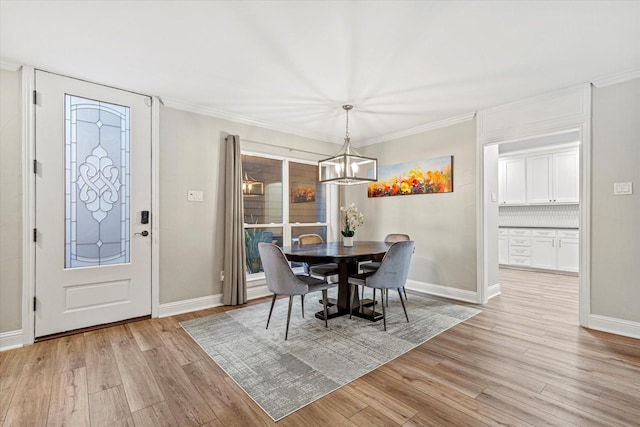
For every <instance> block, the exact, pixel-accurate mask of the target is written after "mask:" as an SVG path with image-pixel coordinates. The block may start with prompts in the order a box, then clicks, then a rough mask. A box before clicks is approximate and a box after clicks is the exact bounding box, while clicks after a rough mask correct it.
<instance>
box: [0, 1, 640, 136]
mask: <svg viewBox="0 0 640 427" xmlns="http://www.w3.org/2000/svg"><path fill="white" fill-rule="evenodd" d="M0 59H1V60H2V61H3V62H4V63H5V65H6V64H7V63H13V64H27V65H31V66H34V67H36V68H41V69H44V70H48V71H53V72H57V73H61V74H66V75H69V76H73V77H78V78H81V79H86V80H90V81H94V82H98V83H103V84H108V85H111V86H115V87H120V88H124V89H129V90H133V91H136V92H141V93H145V94H149V95H157V96H159V97H160V98H161V99H162V100H163V101H165V103H167V104H168V105H182V106H189V108H194V109H199V110H201V111H207V112H208V113H209V114H212V115H214V116H218V117H222V118H227V119H231V120H235V121H239V122H244V123H251V124H254V125H257V126H262V127H266V128H270V129H277V130H280V131H284V132H288V133H292V134H296V135H301V136H306V137H312V138H316V139H321V140H326V141H331V142H335V143H339V144H341V143H342V139H343V137H344V131H345V117H344V111H343V110H342V108H341V106H342V105H343V104H345V103H350V104H353V105H354V110H353V111H352V112H351V113H350V124H349V131H350V134H351V138H352V142H353V145H355V146H360V145H366V144H371V143H374V142H380V141H384V140H389V139H392V138H393V137H394V136H398V135H400V134H408V133H412V132H414V133H415V132H418V131H419V130H420V129H423V128H425V127H427V126H428V125H430V124H433V123H435V122H439V121H443V120H450V119H455V118H458V117H461V116H465V115H468V114H470V113H473V112H475V111H478V110H481V109H484V108H488V107H492V106H497V105H501V104H504V103H507V102H510V101H514V100H518V99H523V98H526V97H529V96H533V95H537V94H541V93H544V92H549V91H553V90H557V89H560V88H564V87H567V86H571V85H574V84H579V83H584V82H587V81H590V80H592V79H595V78H598V77H602V76H606V75H609V74H612V73H619V72H625V71H629V70H634V69H637V68H640V2H638V1H622V2H616V1H586V2H581V1H567V2H564V1H513V2H507V1H504V2H503V1H499V2H494V1H411V2H400V1H394V2H384V1H375V2H370V1H357V2H356V1H353V2H334V1H299V2H293V1H284V2H280V1H260V2H257V1H256V2H248V1H242V2H240V1H234V2H231V1H215V2H214V1H75V2H74V1H70V2H66V1H7V0H1V1H0Z"/></svg>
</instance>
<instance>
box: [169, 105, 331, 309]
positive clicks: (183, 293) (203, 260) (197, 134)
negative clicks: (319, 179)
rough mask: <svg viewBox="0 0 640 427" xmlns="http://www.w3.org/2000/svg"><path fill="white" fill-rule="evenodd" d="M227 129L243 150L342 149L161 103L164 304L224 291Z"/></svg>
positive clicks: (299, 153)
mask: <svg viewBox="0 0 640 427" xmlns="http://www.w3.org/2000/svg"><path fill="white" fill-rule="evenodd" d="M227 134H234V135H240V141H241V145H242V147H243V149H247V150H252V151H259V152H264V153H270V154H277V155H286V156H289V157H295V158H298V159H307V160H309V159H312V160H317V159H318V158H320V157H328V156H329V155H330V154H333V153H335V152H336V151H337V150H338V149H339V148H340V147H339V146H338V145H335V144H331V143H327V142H319V141H315V140H311V139H306V138H302V137H297V136H294V135H290V134H284V133H281V132H276V131H270V130H266V129H262V128H257V127H255V126H249V125H243V124H239V123H234V122H230V121H227V120H222V119H216V118H212V117H208V116H203V115H199V114H194V113H190V112H186V111H181V110H176V109H173V108H167V107H161V108H160V213H159V224H160V239H161V240H160V303H161V304H163V303H168V302H173V301H181V300H187V299H191V298H198V297H204V296H209V295H215V294H219V293H221V292H222V283H221V282H220V280H219V279H220V271H221V270H222V264H223V257H224V246H223V241H224V226H225V224H224V189H225V177H224V153H225V151H224V137H225V136H226V135H227ZM264 143H266V144H270V145H266V144H264ZM271 144H272V145H276V146H280V147H282V148H280V147H274V146H272V145H271ZM290 147H296V149H295V150H291V149H290ZM307 151H308V152H314V153H320V154H319V155H313V154H310V153H307ZM188 190H200V191H203V193H204V201H203V202H189V201H187V191H188Z"/></svg>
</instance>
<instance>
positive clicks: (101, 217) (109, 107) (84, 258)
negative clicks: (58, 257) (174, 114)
mask: <svg viewBox="0 0 640 427" xmlns="http://www.w3.org/2000/svg"><path fill="white" fill-rule="evenodd" d="M128 139H129V107H124V106H121V105H115V104H109V103H106V102H100V101H95V100H91V99H85V98H80V97H77V96H72V95H65V179H66V183H65V236H66V239H65V268H74V267H93V266H98V265H108V264H119V263H127V262H129V233H128V228H129V202H128V201H129V179H128V177H129V167H128V164H129V151H128V147H127V141H128Z"/></svg>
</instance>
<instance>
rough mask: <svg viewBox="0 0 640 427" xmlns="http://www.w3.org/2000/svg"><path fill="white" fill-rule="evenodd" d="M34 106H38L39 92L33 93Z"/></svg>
mask: <svg viewBox="0 0 640 427" xmlns="http://www.w3.org/2000/svg"><path fill="white" fill-rule="evenodd" d="M33 105H38V92H36V91H35V90H34V91H33Z"/></svg>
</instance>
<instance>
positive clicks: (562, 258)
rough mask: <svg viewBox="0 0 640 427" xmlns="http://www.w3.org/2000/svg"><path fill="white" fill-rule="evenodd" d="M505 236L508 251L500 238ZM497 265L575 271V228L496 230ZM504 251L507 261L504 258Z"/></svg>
mask: <svg viewBox="0 0 640 427" xmlns="http://www.w3.org/2000/svg"><path fill="white" fill-rule="evenodd" d="M507 234H508V248H505V247H504V245H505V242H504V239H505V237H507ZM498 242H499V243H498V245H499V254H498V257H499V263H500V264H503V265H512V266H522V267H532V268H541V269H545V270H559V271H570V272H578V265H579V253H580V251H579V247H580V240H579V231H578V230H577V229H555V228H550V229H542V228H500V235H499V236H498ZM505 249H506V250H507V251H508V259H506V260H505V259H504V252H505Z"/></svg>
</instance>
